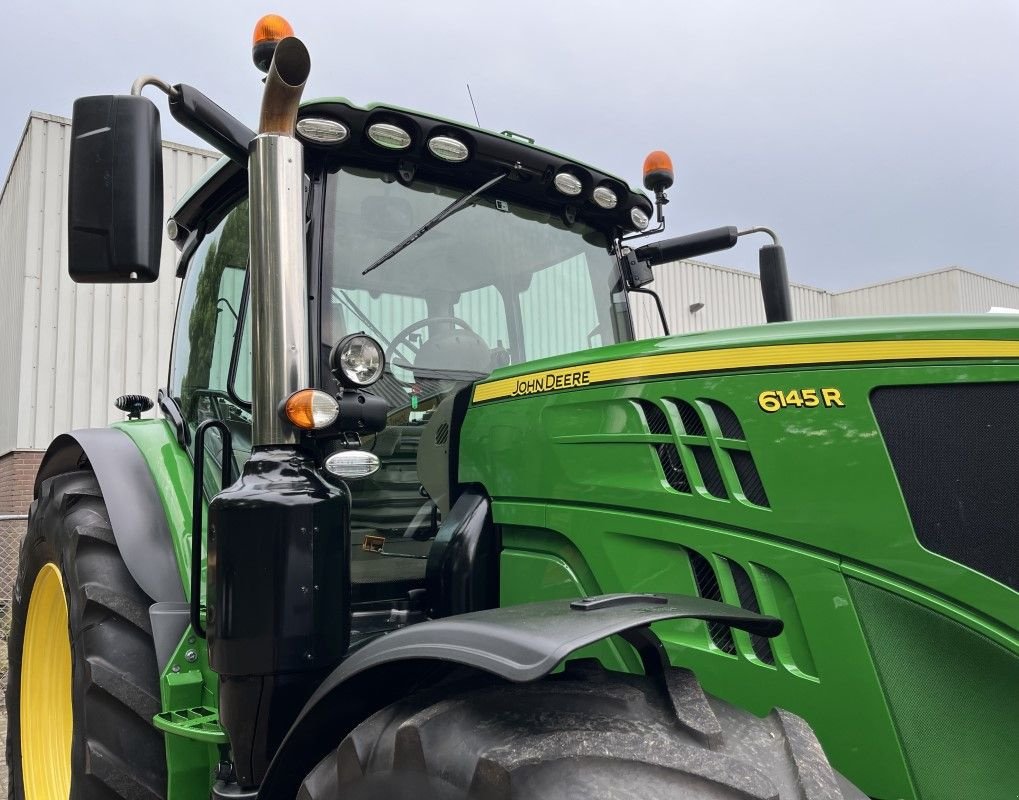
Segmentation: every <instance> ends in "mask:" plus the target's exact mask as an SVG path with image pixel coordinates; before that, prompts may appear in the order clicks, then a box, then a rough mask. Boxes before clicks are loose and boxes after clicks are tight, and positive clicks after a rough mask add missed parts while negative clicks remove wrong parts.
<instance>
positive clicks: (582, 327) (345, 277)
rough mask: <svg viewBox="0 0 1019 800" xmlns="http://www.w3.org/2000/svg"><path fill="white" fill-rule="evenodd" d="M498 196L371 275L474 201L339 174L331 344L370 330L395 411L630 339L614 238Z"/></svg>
mask: <svg viewBox="0 0 1019 800" xmlns="http://www.w3.org/2000/svg"><path fill="white" fill-rule="evenodd" d="M493 192H494V193H495V196H494V197H481V198H479V199H478V202H477V203H476V204H475V205H473V206H471V207H469V208H466V209H464V210H463V211H461V212H459V213H458V214H456V215H454V216H452V217H450V218H448V219H446V220H445V221H443V222H442V223H441V224H440V225H439V226H437V227H436V228H434V229H433V230H431V231H430V232H428V233H426V234H425V235H424V236H422V237H421V238H420V239H418V240H417V241H416V242H414V243H413V244H411V245H410V246H409V247H407V248H406V249H404V250H403V251H401V252H400V253H398V254H397V255H396V256H394V257H393V258H391V259H390V260H388V261H387V262H386V263H385V264H383V265H382V266H381V267H379V268H378V269H376V270H373V271H372V272H370V273H369V274H368V275H362V274H361V272H362V270H363V269H364V268H365V267H367V266H368V265H369V264H371V263H372V262H373V261H375V260H376V259H377V258H378V257H379V256H381V255H383V254H384V253H386V252H387V251H388V250H389V249H390V248H392V247H393V246H394V245H396V244H397V243H399V242H400V241H401V240H403V239H404V238H405V237H406V236H407V235H408V234H410V233H412V232H413V231H414V230H415V229H416V228H417V227H418V226H420V225H421V224H423V223H424V222H426V221H427V220H429V219H430V218H431V217H433V216H434V215H435V214H437V213H438V212H439V211H441V210H442V209H443V208H444V207H445V206H447V205H448V204H449V203H450V202H451V201H452V200H455V199H456V198H457V197H458V196H459V195H461V194H463V192H462V191H460V190H453V189H447V188H444V187H440V186H436V185H434V184H428V183H424V182H422V181H416V182H415V183H414V185H413V187H407V186H404V185H402V184H400V183H397V182H395V181H389V182H386V181H385V180H383V179H382V177H381V176H379V175H378V173H372V172H367V171H363V172H362V171H354V170H348V169H343V170H341V171H340V172H338V173H336V174H334V175H332V176H330V180H329V182H328V190H327V195H328V199H327V209H326V235H325V244H324V253H323V267H322V270H323V273H322V282H323V286H322V289H323V306H322V342H323V348H326V347H328V346H331V345H332V344H333V343H335V342H337V341H338V340H339V339H340V338H342V337H343V336H344V335H346V334H348V333H352V332H357V331H365V332H366V333H369V334H371V335H372V336H374V337H375V338H377V339H378V340H379V341H380V342H382V344H383V346H384V347H385V348H386V349H387V351H388V352H387V354H386V356H387V359H386V360H387V362H388V364H389V366H388V367H387V375H386V377H385V378H383V381H382V385H380V386H378V387H377V388H376V391H377V392H379V393H380V394H383V395H384V396H385V397H386V399H387V400H389V402H390V406H391V408H393V409H394V410H395V409H396V408H399V407H401V406H407V405H411V404H413V405H417V406H420V404H421V403H422V402H423V401H424V400H425V399H426V396H428V395H431V394H433V393H435V392H437V391H440V392H441V391H444V390H446V391H448V387H447V386H446V384H447V383H449V382H454V383H466V382H469V381H473V380H477V379H478V378H482V377H484V376H486V375H487V374H488V373H490V372H491V371H492V370H493V369H495V368H496V367H500V366H505V365H507V364H516V363H520V362H523V361H532V360H534V359H538V358H544V357H546V356H555V355H561V354H563V353H570V352H573V351H577V350H587V349H589V348H591V347H597V346H599V345H603V344H610V343H612V342H616V341H619V340H620V339H622V338H626V337H625V335H624V332H623V331H624V330H625V328H626V324H625V322H624V319H625V311H624V310H623V308H624V307H625V300H624V298H623V297H622V295H621V294H620V293H619V285H618V284H619V280H618V271H617V269H616V266H615V263H614V260H613V259H612V257H611V256H610V255H609V252H608V249H607V246H608V242H607V241H606V239H605V237H604V235H603V234H601V233H598V232H596V231H594V230H592V229H590V228H587V227H585V226H584V225H582V224H581V223H579V222H578V223H575V224H574V225H573V226H572V227H567V226H566V225H565V224H564V223H563V222H562V221H561V220H560V219H558V218H556V217H552V216H551V215H549V214H543V213H538V212H534V211H531V210H529V209H527V208H524V207H521V206H516V205H511V204H508V203H506V202H504V201H501V200H499V199H498V194H497V193H498V187H496V188H495V189H493ZM323 374H328V371H325V372H324V373H323ZM414 395H417V402H416V403H412V399H413V397H414Z"/></svg>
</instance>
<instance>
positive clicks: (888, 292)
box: [832, 270, 987, 317]
mask: <svg viewBox="0 0 1019 800" xmlns="http://www.w3.org/2000/svg"><path fill="white" fill-rule="evenodd" d="M832 301H833V302H832V310H833V312H834V316H836V317H871V316H882V315H885V314H954V313H958V312H960V311H962V309H961V308H960V307H959V271H958V270H946V271H942V272H931V273H928V274H926V275H916V276H913V277H911V278H903V279H902V280H897V281H889V282H888V283H883V284H879V285H877V286H866V287H864V288H862V289H853V290H851V291H848V292H839V293H838V294H834V295H832ZM983 310H984V311H986V310H987V309H986V308H985V309H983Z"/></svg>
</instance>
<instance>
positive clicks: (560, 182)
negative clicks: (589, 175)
mask: <svg viewBox="0 0 1019 800" xmlns="http://www.w3.org/2000/svg"><path fill="white" fill-rule="evenodd" d="M552 182H553V183H555V188H556V189H558V190H559V191H560V192H562V193H563V194H566V195H569V196H570V197H576V196H577V195H578V194H580V192H581V191H582V190H583V188H584V185H583V184H582V183H581V182H580V178H578V177H577V176H576V175H574V174H573V173H572V172H560V173H558V174H557V175H556V176H555V178H553V181H552Z"/></svg>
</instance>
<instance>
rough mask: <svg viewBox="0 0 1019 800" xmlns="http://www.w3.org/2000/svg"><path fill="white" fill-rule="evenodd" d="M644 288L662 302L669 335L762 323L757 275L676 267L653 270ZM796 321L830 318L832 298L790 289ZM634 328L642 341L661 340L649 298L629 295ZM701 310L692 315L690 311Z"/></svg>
mask: <svg viewBox="0 0 1019 800" xmlns="http://www.w3.org/2000/svg"><path fill="white" fill-rule="evenodd" d="M655 276H656V278H655V281H654V282H653V283H651V284H649V286H648V288H650V289H654V290H655V291H656V292H658V293H659V295H660V296H661V298H662V304H663V305H664V306H665V314H666V316H667V317H668V320H669V326H670V328H671V331H672V333H691V332H693V331H707V330H715V329H718V328H739V327H742V326H744V325H759V324H764V323H765V322H766V320H765V318H764V300H763V299H762V297H761V281H760V278H758V277H757V276H756V275H753V274H751V273H749V272H742V271H740V270H734V269H727V268H725V267H718V266H715V265H714V264H705V263H703V262H700V261H676V262H673V263H670V264H662V265H661V266H659V267H655ZM791 295H792V301H793V316H794V318H795V319H823V318H825V317H829V316H831V295H829V294H828V292H825V291H823V290H821V289H813V288H811V287H809V286H800V285H793V286H792V292H791ZM630 303H631V308H632V309H633V315H634V328H635V329H636V331H637V335H638V336H639V337H641V338H645V337H649V336H660V335H661V324H660V323H659V322H658V313H657V311H656V310H655V307H654V301H653V300H652V299H651V298H650V297H642V296H640V295H631V297H630ZM697 303H703V304H704V307H703V308H701V309H699V310H697V311H691V310H690V306H692V305H694V304H697Z"/></svg>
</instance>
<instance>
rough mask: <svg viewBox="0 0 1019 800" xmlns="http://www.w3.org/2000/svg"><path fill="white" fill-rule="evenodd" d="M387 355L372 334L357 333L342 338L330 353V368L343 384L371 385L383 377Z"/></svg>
mask: <svg viewBox="0 0 1019 800" xmlns="http://www.w3.org/2000/svg"><path fill="white" fill-rule="evenodd" d="M385 368H386V357H385V353H384V351H383V350H382V345H380V344H379V343H378V342H376V341H375V340H374V339H373V338H372V337H371V336H365V335H364V334H363V333H355V334H352V335H350V336H345V337H344V338H342V339H340V341H339V342H338V343H337V344H336V347H334V348H333V351H332V352H331V353H330V354H329V369H331V370H332V373H333V375H334V376H335V377H336V380H338V381H339V382H340V383H341V384H342V385H343V386H346V387H347V388H350V389H357V388H360V387H362V386H371V385H372V384H373V383H375V381H377V380H378V379H379V378H381V377H382V371H383V370H384V369H385Z"/></svg>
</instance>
